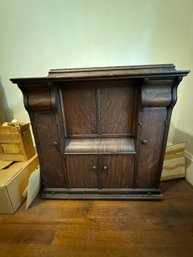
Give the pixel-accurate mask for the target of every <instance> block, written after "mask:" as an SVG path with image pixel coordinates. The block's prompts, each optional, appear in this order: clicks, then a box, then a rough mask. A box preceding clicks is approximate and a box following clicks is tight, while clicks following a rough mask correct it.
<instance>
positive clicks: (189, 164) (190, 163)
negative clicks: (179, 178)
mask: <svg viewBox="0 0 193 257" xmlns="http://www.w3.org/2000/svg"><path fill="white" fill-rule="evenodd" d="M185 157H186V180H187V181H188V182H189V183H190V184H191V185H193V155H192V154H191V153H190V152H188V151H185Z"/></svg>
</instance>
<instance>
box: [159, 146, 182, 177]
mask: <svg viewBox="0 0 193 257" xmlns="http://www.w3.org/2000/svg"><path fill="white" fill-rule="evenodd" d="M185 175H186V169H185V143H180V144H174V145H173V144H169V145H168V146H167V147H166V152H165V158H164V164H163V169H162V175H161V181H164V180H170V179H176V178H184V177H185Z"/></svg>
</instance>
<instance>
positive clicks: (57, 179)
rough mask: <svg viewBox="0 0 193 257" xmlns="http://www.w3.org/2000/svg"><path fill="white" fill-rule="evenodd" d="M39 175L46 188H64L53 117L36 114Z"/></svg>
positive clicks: (62, 169)
mask: <svg viewBox="0 0 193 257" xmlns="http://www.w3.org/2000/svg"><path fill="white" fill-rule="evenodd" d="M33 120H34V124H36V125H35V128H34V131H35V135H36V138H37V139H38V144H37V148H38V154H39V159H40V165H41V173H42V178H43V182H44V185H45V186H46V187H50V188H55V187H66V182H65V170H64V166H63V160H62V159H63V155H62V154H61V152H60V143H59V133H58V128H57V122H56V118H55V115H54V114H52V113H49V114H37V115H34V117H33Z"/></svg>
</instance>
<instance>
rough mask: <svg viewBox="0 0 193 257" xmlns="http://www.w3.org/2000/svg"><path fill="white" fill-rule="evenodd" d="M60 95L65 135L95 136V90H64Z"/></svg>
mask: <svg viewBox="0 0 193 257" xmlns="http://www.w3.org/2000/svg"><path fill="white" fill-rule="evenodd" d="M62 95H63V104H64V113H65V120H66V128H67V134H68V135H74V134H96V94H95V89H94V88H78V89H76V88H74V89H64V90H62Z"/></svg>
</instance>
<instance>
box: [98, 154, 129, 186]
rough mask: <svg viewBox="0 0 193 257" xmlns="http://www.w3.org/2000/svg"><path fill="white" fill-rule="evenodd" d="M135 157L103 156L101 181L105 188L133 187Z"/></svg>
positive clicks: (101, 158) (101, 160)
mask: <svg viewBox="0 0 193 257" xmlns="http://www.w3.org/2000/svg"><path fill="white" fill-rule="evenodd" d="M133 166H134V157H133V156H131V155H130V156H129V155H105V156H104V155H101V156H100V175H99V176H100V181H101V186H102V187H105V188H124V187H132V186H133Z"/></svg>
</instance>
